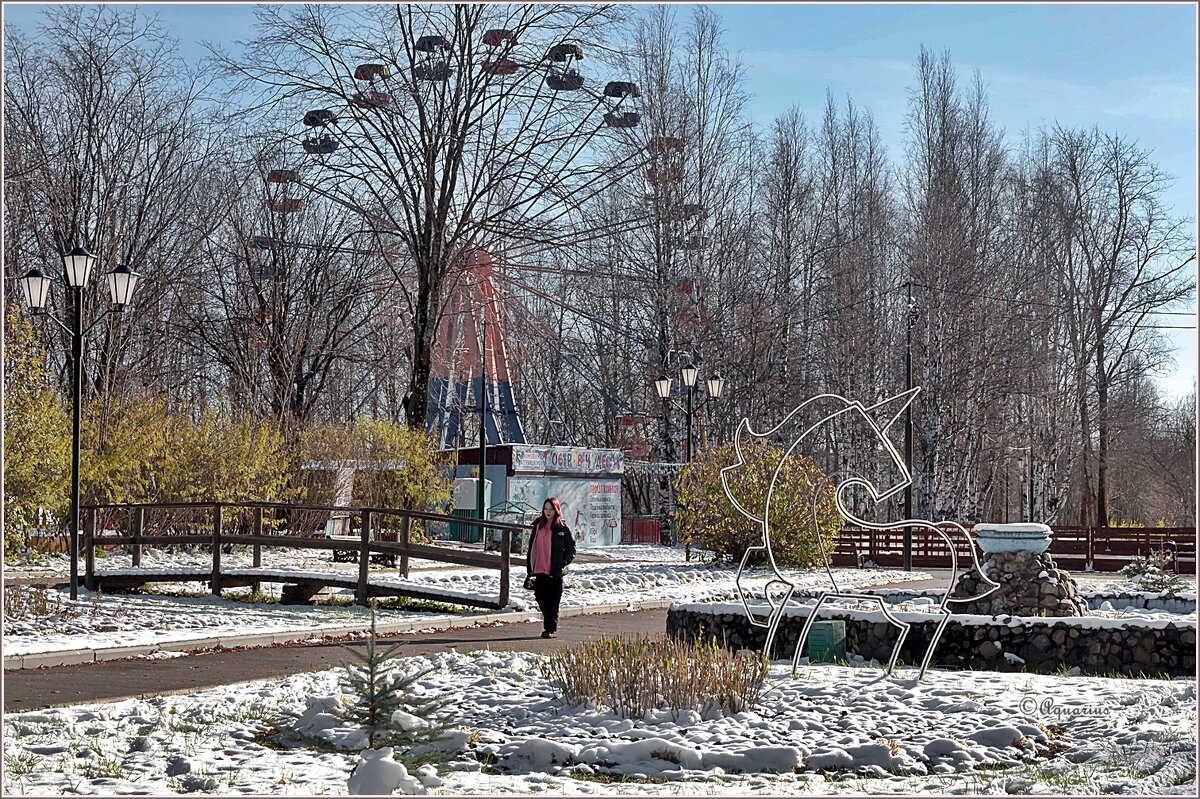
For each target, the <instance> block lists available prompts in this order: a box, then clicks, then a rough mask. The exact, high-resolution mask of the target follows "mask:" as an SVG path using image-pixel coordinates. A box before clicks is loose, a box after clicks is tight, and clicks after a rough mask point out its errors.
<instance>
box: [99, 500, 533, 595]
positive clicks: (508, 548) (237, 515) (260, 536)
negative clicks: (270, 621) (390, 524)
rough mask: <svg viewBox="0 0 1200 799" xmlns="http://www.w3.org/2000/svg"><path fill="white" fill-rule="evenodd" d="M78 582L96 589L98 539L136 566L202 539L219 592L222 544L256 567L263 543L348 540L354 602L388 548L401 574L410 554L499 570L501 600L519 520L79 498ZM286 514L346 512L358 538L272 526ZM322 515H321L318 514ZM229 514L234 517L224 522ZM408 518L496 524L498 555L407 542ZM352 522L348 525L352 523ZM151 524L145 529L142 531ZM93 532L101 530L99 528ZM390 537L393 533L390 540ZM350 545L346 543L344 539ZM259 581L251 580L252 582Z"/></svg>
mask: <svg viewBox="0 0 1200 799" xmlns="http://www.w3.org/2000/svg"><path fill="white" fill-rule="evenodd" d="M81 510H82V511H83V514H84V531H83V532H84V539H83V542H82V544H83V552H84V564H85V566H84V581H85V582H84V584H85V585H86V586H87V587H88V589H89V590H94V589H95V584H96V546H97V544H101V545H104V546H110V545H111V546H128V547H129V548H130V550H131V560H132V565H133V566H134V568H138V567H140V566H141V563H142V548H143V547H144V546H168V545H173V544H208V545H210V546H211V547H212V572H211V578H210V579H211V585H212V593H213V594H215V595H220V593H221V549H222V547H223V546H227V545H235V544H244V545H245V544H248V545H250V546H251V547H252V548H253V565H254V567H255V568H258V567H261V566H262V548H263V547H264V546H265V547H278V548H285V549H329V550H335V549H336V550H345V549H348V548H351V547H354V548H356V549H357V552H358V588H357V592H356V593H357V596H356V599H357V601H358V603H359V604H361V605H366V604H367V601H368V572H369V568H370V561H371V556H372V555H394V556H397V557H398V558H399V560H400V569H399V570H400V573H401V574H403V575H404V576H405V577H407V576H408V570H409V559H410V558H423V559H426V560H434V561H439V562H443V563H456V564H459V565H464V566H476V567H480V568H485V569H497V570H499V572H500V597H499V601H500V606H501V607H504V606H505V605H507V604H508V598H509V578H510V574H511V557H512V534H513V533H514V532H519V531H521V530H524V529H525V528H524V527H523V526H522V525H518V524H510V523H508V522H493V521H485V520H480V519H467V518H463V517H461V516H446V515H442V514H438V513H425V512H422V511H413V510H405V509H403V508H360V507H349V506H344V505H300V504H284V503H273V502H158V503H137V502H127V503H110V504H97V505H84V506H82V507H81ZM268 512H273V516H274V518H273V519H270V520H268V519H267V513H268ZM281 513H282V514H284V515H286V516H287V519H288V522H289V526H291V525H292V524H294V522H295V520H296V519H300V520H302V521H301V522H300V524H301V525H302V526H303V525H304V524H306V523H309V522H311V521H313V520H314V519H308V518H307V517H309V516H311V515H312V514H314V513H316V514H320V515H321V517H324V518H326V519H327V518H329V515H330V514H339V515H342V516H344V517H347V518H349V520H350V521H351V522H353V521H354V520H355V519H357V520H359V531H358V534H357V538H358V541H356V542H347V540H346V537H341V540H335V539H332V538H327V537H321V536H317V535H315V534H313V532H312V531H311V530H308V531H305V530H304V529H302V530H300V531H297V530H295V529H289V531H288V532H287V533H285V534H279V533H273V532H270V529H271V528H274V527H275V526H277V525H278V523H279V522H280V521H281V519H280V515H281ZM154 514H166V515H167V517H168V518H167V519H166V520H165V521H159V522H158V523H157V524H155V525H153V527H148V526H147V517H148V516H153V515H154ZM316 518H320V517H316ZM388 519H398V520H399V523H400V527H399V530H394V529H389V528H385V527H383V526H382V525H381V524H380V522H382V521H384V520H388ZM231 521H234V522H235V524H230V522H231ZM120 522H123V524H122V525H121V526H123V527H124V528H125V530H126V531H127V532H126V533H125V534H118V535H107V534H105V533H104V532H103V531H106V530H108V529H111V525H114V524H117V523H120ZM414 522H420V523H425V522H445V523H454V524H460V525H462V524H466V525H474V526H477V527H480V528H482V531H484V532H486V530H488V529H492V530H498V531H500V534H501V544H500V552H499V554H493V553H489V552H470V551H464V550H461V549H451V548H448V547H440V546H431V545H428V544H418V543H413V542H412V541H411V540H410V537H411V532H412V525H413V523H414ZM177 527H182V528H183V529H185V530H187V531H188V532H182V533H178V532H168V533H161V534H160V533H155V532H154V530H155V528H166V529H175V528H177ZM350 529H353V524H351V527H350ZM148 530H150V531H151V533H150V534H147V531H148ZM98 531H100V532H99V533H98ZM389 539H391V540H389ZM348 544H349V545H348ZM255 588H257V584H255Z"/></svg>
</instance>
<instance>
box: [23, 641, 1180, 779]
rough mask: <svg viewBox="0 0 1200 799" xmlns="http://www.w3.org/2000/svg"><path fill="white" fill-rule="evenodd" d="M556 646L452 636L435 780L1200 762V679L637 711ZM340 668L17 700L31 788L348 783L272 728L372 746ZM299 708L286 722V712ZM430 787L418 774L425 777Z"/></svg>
mask: <svg viewBox="0 0 1200 799" xmlns="http://www.w3.org/2000/svg"><path fill="white" fill-rule="evenodd" d="M543 663H544V659H543V658H542V657H541V656H537V655H531V654H527V653H508V652H504V653H501V652H475V653H471V654H458V653H449V654H445V655H435V656H432V657H429V658H412V659H410V660H409V661H407V663H406V666H405V668H422V667H427V666H432V667H434V670H433V671H432V672H431V673H430V674H429V675H427V676H426V677H424V678H422V680H421V681H420V682H419V686H420V687H421V688H423V689H424V690H426V691H432V692H438V693H445V694H450V695H453V696H454V697H455V698H456V703H455V704H454V705H453V710H454V713H455V714H456V715H455V718H454V724H455V726H456V731H455V732H453V733H452V734H451V735H450V736H449V737H448V738H447V739H446V741H445V743H444V747H443V748H444V749H445V750H446V751H445V753H444V754H443V755H442V757H441V762H440V763H439V764H438V765H437V769H436V770H437V773H436V776H433V774H432V773H431V770H430V769H428V768H425V769H424V770H423V771H422V770H419V769H418V767H417V766H416V765H415V764H413V763H411V762H410V763H409V770H408V772H407V773H409V774H413V775H419V776H418V777H417V779H419V781H420V782H421V783H423V784H424V785H425V786H427V787H425V788H424V789H425V790H428V791H429V792H430V793H445V794H497V793H521V794H531V793H551V794H583V793H593V794H614V793H620V794H643V795H649V794H662V793H668V794H750V793H762V794H771V795H796V794H833V793H853V794H862V793H872V794H875V793H908V794H913V793H1043V794H1096V793H1125V794H1161V793H1170V792H1173V793H1178V794H1180V795H1186V794H1188V793H1190V792H1191V791H1192V790H1193V784H1192V783H1193V780H1194V778H1195V773H1196V768H1195V767H1196V762H1195V753H1196V693H1195V683H1194V681H1192V680H1174V681H1153V680H1120V679H1104V678H1083V677H1062V676H1047V675H1030V674H996V673H991V672H967V671H962V672H948V671H934V672H932V673H931V674H930V675H928V676H927V678H926V680H925V681H923V682H921V683H917V682H915V681H914V680H912V679H911V678H912V676H913V672H912V671H903V672H902V673H901V674H900V676H899V678H896V679H889V678H885V677H883V676H881V672H880V671H879V670H878V669H876V668H851V667H843V666H834V665H829V664H820V665H816V666H811V667H806V668H804V669H802V670H801V672H800V673H799V675H798V678H797V679H795V680H792V679H790V678H788V676H787V671H788V669H789V664H784V663H783V662H779V663H777V664H775V665H774V666H773V667H772V673H771V678H772V680H774V683H773V685H772V686H771V687H770V689H769V690H768V691H766V692H765V694H764V696H763V698H762V701H761V702H760V703H759V705H758V706H757V707H756V708H754V709H753V710H750V711H746V712H743V713H738V714H735V715H732V716H725V717H721V716H717V715H715V714H712V713H709V714H707V717H703V716H702V715H701V713H699V712H697V711H696V710H695V709H692V710H683V711H681V712H671V711H651V712H650V713H647V715H646V716H645V717H644V718H638V719H622V718H620V717H618V716H616V715H614V714H612V713H610V712H608V711H606V710H600V709H596V708H588V707H572V706H567V705H565V704H564V703H563V702H562V701H561V700H560V699H559V698H558V692H557V690H556V688H555V687H554V686H553V685H551V684H550V683H548V682H547V680H546V679H545V678H544V677H543V676H542V671H541V666H542V664H543ZM339 675H340V670H338V669H334V670H332V671H326V672H319V673H309V674H300V675H295V676H292V677H288V678H285V679H282V680H265V681H257V682H252V683H243V684H240V685H230V686H223V687H220V688H213V689H209V690H205V691H200V692H197V693H195V694H191V695H189V696H169V697H156V698H152V699H145V700H125V701H121V702H116V703H112V704H95V705H80V706H73V707H66V708H58V709H48V710H42V711H35V712H28V713H19V714H12V715H6V716H5V718H4V742H5V743H4V746H5V750H4V776H5V784H6V786H7V787H8V790H9V791H10V792H11V793H13V794H43V795H44V794H62V793H66V792H77V793H106V794H110V793H139V792H140V793H153V794H164V793H171V792H177V791H182V792H206V793H221V794H251V793H253V794H303V795H319V794H328V793H339V794H340V793H344V792H345V791H346V787H347V778H348V777H349V776H350V774H351V772H352V771H353V770H354V768H355V766H356V765H357V763H358V762H359V758H358V755H357V754H353V753H351V754H342V753H337V752H319V751H315V750H313V749H307V748H291V747H289V748H285V749H283V750H276V749H274V748H269V747H268V746H264V745H263V744H264V743H270V744H274V742H275V741H277V740H278V739H274V738H271V737H266V738H264V737H263V736H264V735H265V734H267V733H268V730H271V729H274V728H279V727H286V726H289V725H290V726H301V727H303V728H304V729H305V730H306V731H307V732H308V733H309V734H311V735H315V736H317V737H318V738H322V739H324V740H325V741H328V742H338V743H340V744H342V745H345V746H347V747H350V748H352V749H353V748H355V747H356V746H357V745H358V744H359V743H360V742H361V740H362V733H361V731H360V730H358V729H357V728H355V727H353V726H348V725H345V724H343V723H341V722H338V721H337V720H336V718H335V717H334V716H333V715H330V714H329V713H328V712H327V711H328V710H329V708H330V707H332V706H335V705H336V704H338V703H339V702H341V701H344V700H343V698H342V697H341V696H340V693H341V692H340V689H339V686H338V678H339ZM289 718H290V719H291V721H290V722H289V721H287V720H286V719H289ZM408 784H409V788H410V789H416V785H417V783H416V781H413V780H410V781H409V783H408Z"/></svg>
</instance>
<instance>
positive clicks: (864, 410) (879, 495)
mask: <svg viewBox="0 0 1200 799" xmlns="http://www.w3.org/2000/svg"><path fill="white" fill-rule="evenodd" d="M920 390H921V389H920V388H919V387H918V388H913V389H911V390H909V391H905V392H902V393H900V394H897V395H895V396H893V397H888V398H887V399H885V400H882V401H880V402H877V403H875V404H874V405H870V406H864V405H863V404H862V403H861V402H859V401H857V400H848V399H846V398H845V397H843V396H841V395H840V394H820V395H818V396H815V397H812V398H811V399H809V400H806V401H805V402H803V403H801V404H800V405H799V406H797V407H796V408H795V409H794V410H793V411H792V412H791V413H789V414H788V415H787V416H786V417H785V418H784V419H783V421H781V422H780V423H779V424H777V425H775V426H774V427H773V428H771V429H770V430H767V431H766V432H764V433H756V432H754V431H753V430H751V428H750V420H749V419H748V418H743V419H742V420H741V422H740V423H739V424H738V428H737V434H736V436H735V438H734V450H735V452H736V453H737V463H735V464H733V465H731V466H726V467H725V468H723V469H722V470H721V485H722V487H723V488H724V490H725V496H726V497H727V498H728V499H729V501H730V502H731V503H732V504H733V506H734V507H735V508H736V509H737V510H738V512H739V513H741V514H742V515H743V516H745V517H746V518H748V519H750V520H751V521H753V522H756V523H757V524H758V525H759V526H760V527H761V530H762V545H760V546H753V547H750V548H749V549H747V550H746V553H745V554H744V555H743V556H742V561H741V564H740V565H739V566H738V570H737V576H736V578H735V582H736V584H737V590H738V596H739V598H740V599H741V601H742V607H743V608H745V611H746V617H747V618H748V619H749V620H750V623H751V624H753V625H755V626H757V627H766V628H767V639H766V642H765V644H764V646H763V651H764V652H765V653H767V654H768V656H769V654H770V652H771V645H772V644H773V643H774V640H775V636H776V634H777V633H778V631H779V624H780V622H781V621H782V619H783V615H784V612H785V611H786V609H787V605H788V602H789V601H791V599H792V597H793V596H794V595H795V593H796V590H797V586H796V584H795V583H793V582H791V581H790V580H788V579H787V578H786V577H784V575H783V572H782V571H780V569H779V567H778V566H777V565H776V563H775V553H774V550H773V548H772V546H771V509H772V505H773V500H774V498H775V491H776V487H777V486H780V474H781V472H782V470H783V466H784V463H785V462H786V461H787V459H788V457H789V456H791V455H792V454H793V453H794V452H796V451H797V449H798V448H800V447H801V445H803V444H805V443H807V442H809V441H810V437H811V436H813V434H814V433H816V432H817V431H819V430H822V429H823V428H824V426H825V425H826V424H827V423H829V422H832V421H833V420H835V419H838V420H839V421H846V422H849V423H852V424H859V425H864V424H865V425H866V426H867V431H868V433H869V434H873V436H874V437H875V439H877V441H876V443H877V444H878V446H879V447H880V448H882V449H883V451H884V452H885V453H886V455H887V456H888V459H889V460H890V463H889V464H888V465H890V466H891V467H893V468H894V470H895V474H896V476H897V478H898V479H897V480H896V482H895V483H894V484H893V485H891V486H888V487H886V488H885V489H883V490H881V489H880V488H878V487H877V486H876V485H875V483H874V482H872V481H871V480H869V479H867V478H866V477H864V476H862V475H860V474H857V473H849V474H846V475H844V476H845V479H842V480H841V482H838V483H836V484H835V487H834V494H833V498H834V503H835V506H836V507H837V510H838V512H839V513H840V514H841V515H842V517H843V518H844V519H846V520H847V521H849V522H851V523H853V524H856V525H859V526H861V527H864V528H868V529H874V530H894V529H900V528H904V527H916V528H921V529H925V530H928V531H931V532H933V533H936V534H937V535H939V536H941V537H942V539H943V540H945V542H946V544H947V546H948V547H949V549H950V580H949V583H948V585H947V586H946V591H945V593H944V594H943V596H942V600H941V602H940V603H938V605H937V606H936V608H937V612H938V613H940V614H941V619H940V620H939V622H938V625H937V628H936V630H935V631H934V633H933V637H932V638H931V639H930V642H929V647H928V649H926V651H925V656H924V658H923V659H922V661H921V670H920V672H919V673H918V675H917V679H918V680H921V679H922V678H923V677H924V676H925V672H926V670H927V669H928V668H929V664H930V662H931V661H932V660H933V653H934V650H935V649H936V648H937V645H938V641H939V640H940V639H941V637H942V632H943V631H944V630H945V628H946V625H947V623H949V621H950V616H951V615H952V614H951V611H950V610H949V609H947V607H946V604H947V603H948V602H960V601H968V600H975V599H980V598H982V597H985V596H987V595H988V594H990V593H992V592H993V591H995V590H996V589H997V588H999V587H1000V586H999V583H996V582H994V581H992V580H991V579H989V578H988V577H987V576H986V575H984V576H983V580H982V582H983V583H984V584H985V585H990V586H991V587H990V588H987V589H986V590H984V591H983V592H982V593H978V594H974V595H972V596H961V597H955V598H953V599H951V598H950V593H951V591H952V590H953V588H954V585H955V583H956V582H957V580H958V552H957V550H956V547H955V541H954V539H953V538H952V537H951V534H954V535H956V536H959V537H961V539H962V540H965V541H966V542H967V544H968V549H969V551H970V553H971V561H972V564H973V566H974V568H975V571H977V572H979V573H980V574H982V570H981V569H980V566H979V558H978V556H977V554H976V550H975V543H974V541H972V539H971V537H970V535H969V534H968V533H967V531H966V529H965V528H963V526H962V525H961V524H958V523H957V522H949V521H947V522H940V523H935V522H931V521H928V520H925V519H905V520H903V521H899V522H889V523H876V522H870V521H867V520H865V519H861V518H858V517H857V516H856V515H855V514H854V513H853V512H852V511H851V510H850V509H849V508H848V507H847V506H846V493H847V491H848V490H850V489H862V490H863V491H865V492H866V494H867V496H868V497H870V499H872V500H873V501H874V502H875V503H876V504H878V503H880V502H883V501H884V500H886V499H889V498H890V497H892V496H894V495H896V494H897V493H899V492H900V491H903V490H904V489H905V488H906V487H908V486H909V485H910V484H911V483H912V474H911V472H910V471H909V468H908V464H907V463H906V462H905V461H904V458H903V456H901V454H900V452H899V451H898V450H897V449H896V446H895V445H894V444H893V443H892V442H891V440H890V439H888V437H887V429H888V428H889V427H890V426H891V424H892V423H893V422H894V421H896V419H897V418H899V416H900V414H901V413H903V412H904V409H905V408H907V407H908V406H909V404H910V403H911V402H912V401H913V399H914V398H915V397H916V395H917V394H918V393H919V392H920ZM829 406H832V410H831V411H830V410H829ZM826 411H829V412H826ZM814 415H815V416H818V417H819V418H817V419H816V420H815V421H810V420H809V419H808V418H807V417H808V416H814ZM844 415H847V416H844ZM789 425H790V426H792V427H793V428H795V427H800V428H803V429H802V431H801V432H799V434H798V435H793V437H792V440H791V443H790V445H789V446H788V448H787V450H786V451H785V452H784V454H783V455H782V457H780V459H779V463H778V464H777V465H776V466H775V470H774V472H773V473H772V475H771V481H770V485H769V487H768V489H767V498H766V503H765V506H764V507H763V510H762V514H761V516H760V515H758V514H757V513H755V512H752V511H750V510H748V509H747V508H746V507H745V506H744V505H743V504H742V503H741V502H740V501H739V500H738V498H737V497H736V496H734V492H733V490H732V489H731V487H730V482H731V477H732V475H733V473H734V472H735V471H736V470H737V469H740V468H742V467H743V466H745V465H746V461H745V456H744V454H743V452H742V446H743V443H745V442H746V440H747V439H748V438H754V439H769V438H770V437H772V436H775V435H776V434H777V433H779V432H780V431H781V430H783V429H784V428H785V427H788V426H789ZM868 437H870V436H868ZM785 441H786V439H785ZM839 476H843V473H842V472H834V473H833V474H830V475H828V476H827V477H826V478H825V481H824V482H822V483H820V484H818V485H816V486H814V487H813V498H814V500H815V499H816V497H817V495H818V493H819V492H821V491H822V490H823V489H825V488H826V487H827V486H828V485H829V484H830V483H831V482H833V479H834V478H835V477H839ZM812 506H813V537H814V540H815V541H816V544H817V550H818V551H819V552H820V555H821V560H822V561H823V563H824V566H825V573H826V575H827V576H828V577H829V583H830V585H832V586H833V590H832V591H821V592H820V593H819V594H818V595H817V602H816V605H815V606H814V607H813V609H812V611H811V612H810V613H809V615H808V619H807V621H806V622H805V624H804V628H803V629H802V630H801V632H800V638H799V640H798V641H797V643H796V652H795V654H794V655H793V656H792V676H793V677H795V675H796V671H797V669H798V668H799V665H800V654H801V653H802V652H803V651H804V643H805V641H807V640H808V634H809V632H810V631H811V629H812V625H813V622H814V621H815V620H816V618H817V614H818V612H820V610H821V607H822V606H823V605H824V604H825V602H826V601H827V600H829V599H851V600H859V601H863V602H872V603H875V604H877V605H878V606H879V609H880V611H881V612H882V613H883V615H884V617H885V618H886V619H887V620H888V622H889V623H891V624H892V625H893V626H895V627H897V628H899V630H900V632H899V635H898V636H897V638H896V644H895V646H893V648H892V656H891V659H890V660H889V661H888V666H887V674H889V675H891V674H893V673H894V671H895V667H896V660H897V658H898V657H899V655H900V649H901V647H902V646H903V644H904V640H905V638H906V637H907V636H908V632H909V629H910V628H911V627H912V625H911V624H910V623H908V622H904V621H901V620H900V619H898V618H896V616H894V615H893V614H892V611H891V610H890V609H889V608H888V606H887V604H886V603H885V602H884V601H883V597H882V596H879V595H877V594H864V593H855V592H849V591H843V590H841V589H840V588H839V587H838V584H837V580H836V579H835V578H834V576H833V569H832V567H831V561H832V558H831V553H829V552H826V551H825V547H824V544H823V543H822V542H821V537H820V535H819V534H818V529H817V526H816V523H817V520H816V508H817V503H816V502H815V501H814V502H813V503H812ZM943 528H947V529H943ZM760 552H761V553H765V555H766V559H767V564H768V566H769V568H770V571H771V573H772V575H773V576H772V577H771V579H770V580H768V581H767V584H766V586H764V588H763V596H764V598H765V599H766V601H767V605H768V607H770V612H769V614H768V617H767V620H766V621H759V620H758V619H757V618H756V617H755V614H754V613H753V612H752V611H751V609H750V604H749V602H748V601H747V591H746V590H745V589H744V587H743V585H742V578H743V575H744V573H745V570H746V564H747V563H748V562H749V560H750V558H751V557H753V556H754V555H755V554H756V553H760ZM772 587H779V588H782V589H783V593H782V598H781V599H779V600H778V602H777V601H776V599H775V597H773V596H772Z"/></svg>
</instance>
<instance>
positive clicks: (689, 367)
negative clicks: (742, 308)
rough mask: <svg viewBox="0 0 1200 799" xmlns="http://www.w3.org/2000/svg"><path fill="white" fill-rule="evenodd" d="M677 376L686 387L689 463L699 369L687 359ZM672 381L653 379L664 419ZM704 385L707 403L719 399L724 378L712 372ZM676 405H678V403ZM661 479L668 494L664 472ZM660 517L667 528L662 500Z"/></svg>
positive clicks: (666, 510) (663, 377) (664, 504)
mask: <svg viewBox="0 0 1200 799" xmlns="http://www.w3.org/2000/svg"><path fill="white" fill-rule="evenodd" d="M679 376H680V379H681V381H682V382H683V385H684V387H685V388H686V389H687V408H686V413H687V443H686V446H687V457H686V461H687V462H688V463H691V462H692V414H693V408H692V392H693V390H694V389H695V387H696V381H697V379H698V378H699V377H700V369H699V368H697V367H696V366H695V365H693V364H692V362H691V361H690V360H689V361H688V362H687V363H685V364H684V365H683V367H682V368H681V369H680V370H679ZM673 382H674V381H673V380H672V379H671V378H669V377H667V376H666V375H665V374H662V375H659V376H658V379H657V380H655V381H654V391H655V393H657V394H658V398H659V399H660V400H662V401H663V419H664V420H666V419H667V418H668V415H667V414H668V411H669V410H670V405H671V384H672V383H673ZM704 387H705V391H706V393H707V395H708V396H707V397H706V399H705V402H706V404H707V401H708V400H719V399H720V398H721V392H723V391H724V390H725V380H724V379H723V378H722V377H721V376H720V375H719V374H714V375H712V376H711V377H709V378H708V380H706V381H704ZM676 407H678V405H677V406H676ZM662 480H663V484H664V487H665V488H667V490H664V491H663V494H664V495H669V493H670V492H669V485H668V483H667V480H668V478H667V476H666V475H665V474H664V475H663V477H662ZM662 518H663V524H664V525H666V527H667V528H668V529H669V526H670V513H669V511H668V509H667V507H666V503H665V501H664V503H663V507H662Z"/></svg>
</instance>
